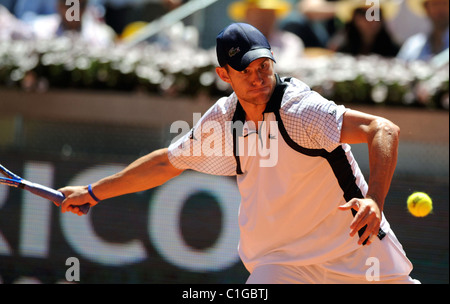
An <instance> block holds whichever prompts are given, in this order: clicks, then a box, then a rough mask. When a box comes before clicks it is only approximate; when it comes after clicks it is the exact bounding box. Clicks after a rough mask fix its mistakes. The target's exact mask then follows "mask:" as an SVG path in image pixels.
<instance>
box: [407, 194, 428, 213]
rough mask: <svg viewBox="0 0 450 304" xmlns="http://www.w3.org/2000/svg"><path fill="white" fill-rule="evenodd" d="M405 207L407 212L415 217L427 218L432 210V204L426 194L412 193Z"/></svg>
mask: <svg viewBox="0 0 450 304" xmlns="http://www.w3.org/2000/svg"><path fill="white" fill-rule="evenodd" d="M407 206H408V210H409V212H410V213H411V214H412V215H414V216H416V217H424V216H427V215H428V214H429V213H430V212H431V210H433V202H432V200H431V198H430V197H429V196H428V194H426V193H424V192H414V193H413V194H411V195H410V196H409V197H408V200H407Z"/></svg>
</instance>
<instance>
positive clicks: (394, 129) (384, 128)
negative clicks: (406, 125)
mask: <svg viewBox="0 0 450 304" xmlns="http://www.w3.org/2000/svg"><path fill="white" fill-rule="evenodd" d="M376 129H377V132H380V133H381V134H383V136H386V137H389V138H391V139H392V141H393V142H395V143H397V144H398V142H399V139H400V127H399V126H397V125H396V124H394V123H393V122H391V121H389V120H387V119H379V120H377V128H376Z"/></svg>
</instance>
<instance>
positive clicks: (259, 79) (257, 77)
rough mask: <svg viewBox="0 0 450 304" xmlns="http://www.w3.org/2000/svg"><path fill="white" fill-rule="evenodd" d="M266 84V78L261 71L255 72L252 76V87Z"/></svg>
mask: <svg viewBox="0 0 450 304" xmlns="http://www.w3.org/2000/svg"><path fill="white" fill-rule="evenodd" d="M263 82H264V77H263V76H262V73H261V72H260V71H258V70H257V71H255V72H254V73H253V75H252V85H254V86H257V85H261V84H263Z"/></svg>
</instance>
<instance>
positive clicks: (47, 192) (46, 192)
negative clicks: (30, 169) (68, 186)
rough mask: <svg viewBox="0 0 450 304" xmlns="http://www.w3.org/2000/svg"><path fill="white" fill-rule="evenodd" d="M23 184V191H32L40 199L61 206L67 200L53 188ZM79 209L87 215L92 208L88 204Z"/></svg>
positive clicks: (25, 182) (29, 183)
mask: <svg viewBox="0 0 450 304" xmlns="http://www.w3.org/2000/svg"><path fill="white" fill-rule="evenodd" d="M22 183H23V189H25V190H27V191H30V192H31V193H33V194H36V195H38V196H40V197H43V198H46V199H48V200H50V201H52V202H55V203H58V204H61V203H62V202H63V201H64V199H65V198H66V197H65V196H64V194H63V193H62V192H60V191H57V190H54V189H52V188H49V187H46V186H43V185H40V184H36V183H31V182H28V181H25V180H23V181H22ZM78 208H79V209H80V211H81V212H82V213H83V214H87V213H88V212H89V209H90V208H91V205H90V204H89V203H86V204H84V205H81V206H78Z"/></svg>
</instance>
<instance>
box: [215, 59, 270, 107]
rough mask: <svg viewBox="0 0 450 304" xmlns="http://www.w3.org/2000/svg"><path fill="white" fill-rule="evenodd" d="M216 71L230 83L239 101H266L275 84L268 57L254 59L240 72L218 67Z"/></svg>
mask: <svg viewBox="0 0 450 304" xmlns="http://www.w3.org/2000/svg"><path fill="white" fill-rule="evenodd" d="M217 73H218V75H219V76H220V78H221V79H222V80H223V81H225V82H227V83H229V84H230V85H231V87H232V88H233V90H234V92H235V93H236V95H237V97H238V98H239V100H240V101H243V102H247V103H251V104H254V105H264V104H266V103H268V102H269V100H270V97H271V96H272V93H273V90H274V89H275V85H276V78H275V72H274V63H273V61H272V60H271V59H269V58H259V59H256V60H255V61H253V62H252V63H250V64H249V66H248V67H247V68H246V69H245V70H243V71H242V72H239V71H236V70H234V69H232V68H231V67H227V68H224V67H223V68H221V67H219V68H217Z"/></svg>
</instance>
